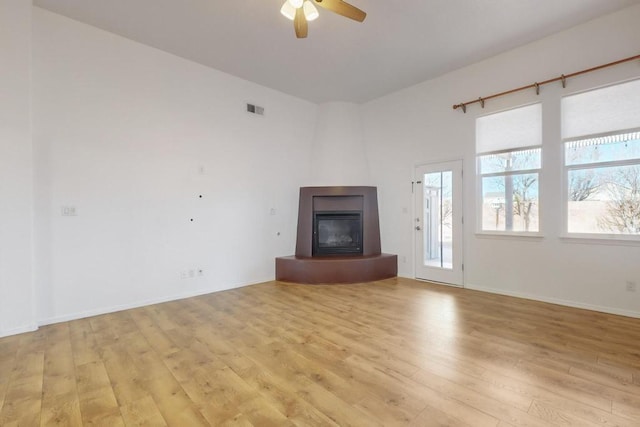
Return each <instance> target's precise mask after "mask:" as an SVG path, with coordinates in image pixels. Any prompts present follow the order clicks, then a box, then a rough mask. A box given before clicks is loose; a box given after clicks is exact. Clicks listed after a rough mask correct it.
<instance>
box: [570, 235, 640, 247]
mask: <svg viewBox="0 0 640 427" xmlns="http://www.w3.org/2000/svg"><path fill="white" fill-rule="evenodd" d="M560 240H561V241H563V242H565V243H578V244H584V245H609V246H640V236H616V235H612V234H577V233H576V234H563V235H562V236H560Z"/></svg>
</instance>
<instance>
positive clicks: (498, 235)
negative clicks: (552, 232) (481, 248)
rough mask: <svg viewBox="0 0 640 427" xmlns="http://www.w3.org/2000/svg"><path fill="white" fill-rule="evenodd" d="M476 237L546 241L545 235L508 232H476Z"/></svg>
mask: <svg viewBox="0 0 640 427" xmlns="http://www.w3.org/2000/svg"><path fill="white" fill-rule="evenodd" d="M475 234H476V237H478V238H481V239H506V240H527V241H536V240H542V239H544V234H542V233H540V232H536V233H522V232H513V231H512V232H508V231H476V233H475Z"/></svg>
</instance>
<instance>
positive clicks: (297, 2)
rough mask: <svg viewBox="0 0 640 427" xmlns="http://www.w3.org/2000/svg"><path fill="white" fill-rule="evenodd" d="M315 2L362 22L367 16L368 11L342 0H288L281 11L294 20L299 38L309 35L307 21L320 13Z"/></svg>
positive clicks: (294, 26)
mask: <svg viewBox="0 0 640 427" xmlns="http://www.w3.org/2000/svg"><path fill="white" fill-rule="evenodd" d="M314 3H316V4H317V5H318V6H320V7H323V8H325V9H327V10H330V11H332V12H334V13H337V14H338V15H342V16H344V17H347V18H349V19H353V20H354V21H358V22H362V21H364V18H366V17H367V14H366V13H364V12H363V11H361V10H360V9H358V8H357V7H355V6H352V5H350V4H349V3H347V2H345V1H342V0H286V1H285V2H284V4H283V5H282V8H281V9H280V13H282V14H283V15H284V16H286V17H287V18H289V19H291V20H292V21H293V28H294V29H295V30H296V37H297V38H299V39H303V38H305V37H307V31H308V25H307V22H308V21H313V20H314V19H316V18H317V17H318V15H319V14H318V9H316V7H315V6H314V5H313V4H314Z"/></svg>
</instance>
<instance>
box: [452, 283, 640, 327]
mask: <svg viewBox="0 0 640 427" xmlns="http://www.w3.org/2000/svg"><path fill="white" fill-rule="evenodd" d="M464 287H465V289H472V290H474V291H481V292H488V293H491V294H498V295H506V296H510V297H516V298H524V299H530V300H534V301H541V302H548V303H551V304H558V305H564V306H567V307H573V308H582V309H585V310H591V311H599V312H601V313H607V314H616V315H619V316H626V317H635V318H640V312H639V311H632V310H623V309H620V308H614V307H606V306H601V305H594V304H586V303H581V302H576V301H569V300H564V299H560V298H548V297H543V296H540V295H532V294H527V293H524V292H513V291H506V290H504V289H495V288H488V287H485V286H476V285H472V284H469V283H467V284H465V286H464Z"/></svg>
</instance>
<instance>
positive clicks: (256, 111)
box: [247, 104, 264, 116]
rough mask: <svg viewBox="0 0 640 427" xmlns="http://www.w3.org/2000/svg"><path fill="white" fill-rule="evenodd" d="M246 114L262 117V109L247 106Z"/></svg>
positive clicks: (255, 106)
mask: <svg viewBox="0 0 640 427" xmlns="http://www.w3.org/2000/svg"><path fill="white" fill-rule="evenodd" d="M247 112H248V113H251V114H257V115H259V116H264V107H260V106H258V105H253V104H247Z"/></svg>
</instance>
